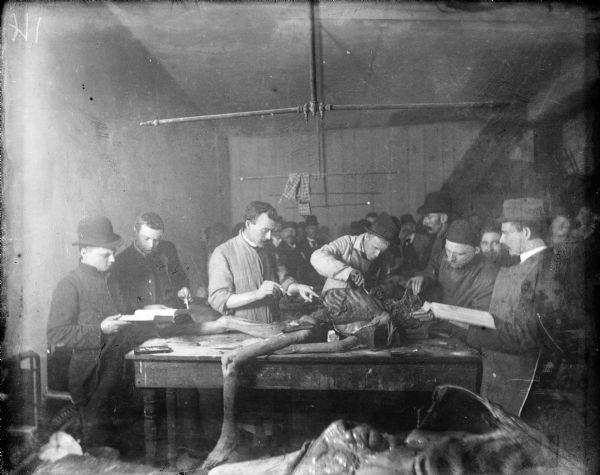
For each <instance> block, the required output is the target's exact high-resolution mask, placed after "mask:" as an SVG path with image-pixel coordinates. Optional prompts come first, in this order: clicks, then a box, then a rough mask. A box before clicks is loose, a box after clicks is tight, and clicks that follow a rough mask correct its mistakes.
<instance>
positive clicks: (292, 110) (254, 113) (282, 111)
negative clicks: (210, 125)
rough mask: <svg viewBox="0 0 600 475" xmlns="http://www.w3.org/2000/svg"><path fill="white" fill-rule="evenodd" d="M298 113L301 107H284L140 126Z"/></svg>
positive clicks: (156, 120) (171, 120) (165, 121)
mask: <svg viewBox="0 0 600 475" xmlns="http://www.w3.org/2000/svg"><path fill="white" fill-rule="evenodd" d="M300 112H302V106H297V107H284V108H282V109H266V110H258V111H245V112H229V113H226V114H212V115H197V116H193V117H177V118H173V119H155V120H149V121H147V122H140V125H163V124H176V123H180V122H197V121H200V120H218V119H234V118H236V117H256V116H261V115H275V114H293V113H300Z"/></svg>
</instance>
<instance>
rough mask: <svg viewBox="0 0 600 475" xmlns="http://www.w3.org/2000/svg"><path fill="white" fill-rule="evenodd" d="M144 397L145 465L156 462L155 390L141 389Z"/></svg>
mask: <svg viewBox="0 0 600 475" xmlns="http://www.w3.org/2000/svg"><path fill="white" fill-rule="evenodd" d="M142 395H143V397H144V441H145V443H146V464H147V465H153V464H154V463H155V461H156V389H148V388H144V389H142Z"/></svg>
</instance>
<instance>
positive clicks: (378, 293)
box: [369, 285, 386, 300]
mask: <svg viewBox="0 0 600 475" xmlns="http://www.w3.org/2000/svg"><path fill="white" fill-rule="evenodd" d="M369 295H370V296H371V297H375V298H376V299H378V300H383V299H385V295H386V292H385V289H384V288H383V286H382V285H378V286H376V287H373V288H372V289H371V290H369Z"/></svg>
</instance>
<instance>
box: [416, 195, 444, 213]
mask: <svg viewBox="0 0 600 475" xmlns="http://www.w3.org/2000/svg"><path fill="white" fill-rule="evenodd" d="M451 212H452V197H451V196H450V195H449V194H448V193H446V192H445V191H433V192H431V193H427V196H425V203H424V204H423V206H421V207H420V208H419V209H418V210H417V213H419V214H428V213H446V214H449V213H451Z"/></svg>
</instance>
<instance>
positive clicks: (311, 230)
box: [304, 224, 317, 239]
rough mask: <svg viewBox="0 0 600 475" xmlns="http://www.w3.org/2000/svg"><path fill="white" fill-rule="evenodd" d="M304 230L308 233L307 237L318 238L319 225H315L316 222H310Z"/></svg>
mask: <svg viewBox="0 0 600 475" xmlns="http://www.w3.org/2000/svg"><path fill="white" fill-rule="evenodd" d="M304 232H305V234H306V237H309V238H311V239H317V226H315V225H314V224H309V225H308V226H306V228H305V231H304Z"/></svg>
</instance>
